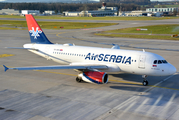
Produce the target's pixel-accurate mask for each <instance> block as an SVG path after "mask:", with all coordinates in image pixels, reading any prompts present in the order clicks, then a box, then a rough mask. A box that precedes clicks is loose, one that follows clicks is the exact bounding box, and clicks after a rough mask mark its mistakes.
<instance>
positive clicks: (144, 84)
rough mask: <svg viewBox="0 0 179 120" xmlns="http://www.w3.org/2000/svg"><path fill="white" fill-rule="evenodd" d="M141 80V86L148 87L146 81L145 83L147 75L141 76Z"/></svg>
mask: <svg viewBox="0 0 179 120" xmlns="http://www.w3.org/2000/svg"><path fill="white" fill-rule="evenodd" d="M142 78H143V82H142V84H143V86H147V85H148V81H147V75H142Z"/></svg>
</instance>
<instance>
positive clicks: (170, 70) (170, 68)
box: [169, 64, 177, 75]
mask: <svg viewBox="0 0 179 120" xmlns="http://www.w3.org/2000/svg"><path fill="white" fill-rule="evenodd" d="M176 72H177V69H176V68H175V67H174V66H173V65H172V64H170V67H169V73H170V75H172V74H174V73H176Z"/></svg>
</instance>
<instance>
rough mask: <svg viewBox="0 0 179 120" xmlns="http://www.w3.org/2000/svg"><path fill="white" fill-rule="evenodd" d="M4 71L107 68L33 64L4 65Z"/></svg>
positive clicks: (99, 67)
mask: <svg viewBox="0 0 179 120" xmlns="http://www.w3.org/2000/svg"><path fill="white" fill-rule="evenodd" d="M3 66H4V71H5V72H6V71H7V70H8V69H11V70H48V69H49V70H50V69H108V66H106V65H57V66H34V67H14V68H9V67H7V66H5V65H3Z"/></svg>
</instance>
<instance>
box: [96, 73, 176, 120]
mask: <svg viewBox="0 0 179 120" xmlns="http://www.w3.org/2000/svg"><path fill="white" fill-rule="evenodd" d="M176 74H178V73H175V74H173V75H170V76H169V77H167V78H165V79H164V80H162V81H160V82H158V83H156V84H155V85H153V86H151V87H150V88H148V89H146V90H145V91H144V92H140V93H139V94H138V96H136V95H135V96H132V97H130V98H129V99H127V100H126V101H124V102H122V103H121V104H119V105H117V106H116V107H114V108H112V109H111V110H109V111H108V112H106V113H104V114H102V115H101V116H99V117H97V118H96V119H95V120H103V119H105V118H107V117H108V116H109V115H111V114H113V113H115V112H116V111H117V110H119V109H121V108H122V107H124V106H125V105H127V104H130V103H131V102H133V101H134V100H136V99H137V98H139V97H140V96H142V95H144V94H145V93H147V92H149V91H150V90H152V89H154V88H155V87H154V86H157V85H159V84H161V83H163V82H165V81H167V80H168V79H170V78H171V77H173V76H174V75H176ZM141 93H142V94H141Z"/></svg>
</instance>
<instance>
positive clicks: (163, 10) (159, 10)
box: [146, 7, 178, 12]
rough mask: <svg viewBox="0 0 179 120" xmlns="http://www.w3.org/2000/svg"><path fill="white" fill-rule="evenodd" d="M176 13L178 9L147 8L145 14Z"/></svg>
mask: <svg viewBox="0 0 179 120" xmlns="http://www.w3.org/2000/svg"><path fill="white" fill-rule="evenodd" d="M174 11H177V12H178V8H176V7H175V8H174V7H173V8H147V9H146V12H174Z"/></svg>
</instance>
